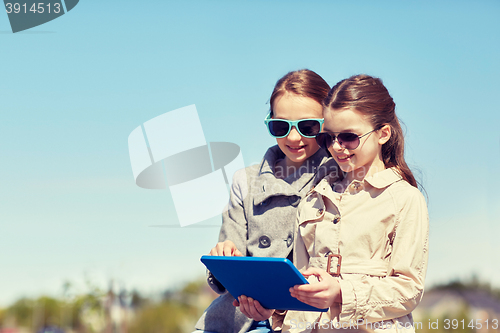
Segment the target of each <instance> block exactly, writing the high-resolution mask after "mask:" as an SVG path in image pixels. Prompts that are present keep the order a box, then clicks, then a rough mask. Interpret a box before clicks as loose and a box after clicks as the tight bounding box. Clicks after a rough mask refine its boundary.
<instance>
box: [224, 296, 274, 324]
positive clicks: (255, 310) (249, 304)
mask: <svg viewBox="0 0 500 333" xmlns="http://www.w3.org/2000/svg"><path fill="white" fill-rule="evenodd" d="M233 305H234V306H239V307H240V311H241V312H242V313H243V314H244V315H245V316H247V317H248V318H252V319H253V320H255V321H261V320H266V319H269V318H270V317H271V316H272V314H273V312H274V309H266V308H264V307H262V305H260V303H259V301H257V300H254V299H252V298H251V297H246V296H244V295H241V296H240V297H238V300H234V302H233Z"/></svg>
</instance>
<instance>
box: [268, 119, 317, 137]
mask: <svg viewBox="0 0 500 333" xmlns="http://www.w3.org/2000/svg"><path fill="white" fill-rule="evenodd" d="M324 122H325V120H324V119H323V118H314V119H299V120H286V119H271V114H268V115H267V117H266V119H264V124H266V126H267V129H268V130H269V134H271V136H273V137H275V138H277V139H279V138H284V137H286V136H287V135H288V134H290V131H291V130H292V127H293V126H295V128H296V129H297V132H299V134H300V135H302V136H303V137H304V138H314V137H315V136H316V135H317V134H318V133H319V132H321V126H322V125H323V123H324Z"/></svg>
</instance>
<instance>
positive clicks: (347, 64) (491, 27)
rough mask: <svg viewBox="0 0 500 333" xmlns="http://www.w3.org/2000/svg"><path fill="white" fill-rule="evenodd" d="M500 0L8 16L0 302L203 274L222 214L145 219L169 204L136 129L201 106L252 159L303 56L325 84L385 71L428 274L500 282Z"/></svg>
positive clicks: (134, 6)
mask: <svg viewBox="0 0 500 333" xmlns="http://www.w3.org/2000/svg"><path fill="white" fill-rule="evenodd" d="M499 13H500V3H499V2H498V1H477V2H474V3H470V2H466V1H440V2H439V3H434V2H431V1H419V2H399V1H377V2H373V1H355V2H354V1H352V2H345V1H307V2H306V1H302V2H301V1H210V2H208V1H207V2H202V1H185V2H182V3H178V2H174V1H157V0H151V1H147V2H134V1H106V2H102V1H95V0H82V1H80V3H79V4H78V5H77V6H76V7H75V8H74V9H73V10H72V11H71V12H69V13H68V14H66V15H63V16H62V17H60V18H58V19H56V20H54V21H51V22H49V23H46V24H44V25H41V26H39V27H36V28H33V29H30V30H27V31H25V32H20V33H16V34H12V32H11V30H10V26H9V21H8V18H7V14H3V15H0V50H1V58H0V59H1V61H0V78H1V79H0V138H1V142H2V144H0V153H1V156H2V160H1V161H2V163H1V167H0V170H1V173H0V177H1V178H0V184H1V185H0V226H1V230H2V232H1V233H0V270H1V271H2V274H0V306H1V305H7V304H9V303H10V302H12V301H13V300H15V299H16V298H18V297H20V296H35V295H39V294H42V293H49V294H53V295H58V294H60V293H61V290H62V288H61V286H62V283H63V281H65V280H70V281H73V282H75V284H76V285H79V286H80V287H81V290H84V287H83V282H82V281H83V280H84V277H85V276H87V277H89V278H90V279H91V280H93V281H95V283H96V284H99V285H101V286H102V287H105V286H107V281H108V280H109V279H115V281H118V282H119V283H120V284H121V285H123V286H124V287H126V288H138V289H139V290H142V291H145V292H152V291H155V290H160V289H163V288H167V287H172V286H176V285H179V284H181V283H182V282H183V281H186V280H189V279H194V278H199V277H201V276H203V274H204V266H203V265H202V264H201V263H200V262H199V257H200V256H201V255H202V254H205V253H207V252H208V251H209V250H210V248H211V247H212V246H213V245H214V244H215V243H216V241H217V235H218V227H217V225H219V224H220V218H219V217H215V218H212V219H210V220H209V221H206V222H203V223H201V224H199V225H198V227H196V228H195V227H190V228H179V227H177V228H175V227H151V226H153V225H178V221H177V216H176V214H175V209H174V206H173V203H172V197H171V196H170V193H169V191H168V190H164V191H160V190H145V189H142V188H139V187H137V186H136V185H135V183H134V179H133V176H132V170H131V167H130V160H129V156H128V147H127V138H128V135H129V134H130V132H132V130H133V129H134V128H136V127H137V126H139V125H141V124H142V123H144V122H145V121H147V120H149V119H152V118H154V117H156V116H158V115H161V114H163V113H165V112H167V111H171V110H174V109H177V108H180V107H183V106H187V105H191V104H196V107H197V109H198V114H199V117H200V121H201V124H202V126H203V130H204V134H205V138H206V140H207V141H225V142H233V143H236V144H238V145H239V146H240V147H241V151H242V154H243V158H244V160H245V164H246V165H250V164H253V163H257V162H258V161H259V160H260V159H261V157H262V155H263V154H264V152H265V150H266V149H267V147H269V146H271V145H273V144H274V143H275V141H274V140H273V139H272V138H271V137H270V136H269V135H268V133H267V130H266V129H265V127H264V125H263V118H264V116H265V115H266V111H267V110H268V108H269V105H268V104H267V101H268V99H269V95H270V93H271V91H272V88H273V86H274V83H275V82H276V80H277V79H279V78H280V77H281V76H282V75H284V74H285V73H286V72H288V71H290V70H295V69H300V68H309V69H312V70H314V71H316V72H318V73H319V74H320V75H322V76H323V77H324V78H325V79H326V80H327V82H328V83H329V84H330V85H333V84H335V83H336V82H337V81H339V80H341V79H343V78H346V77H348V76H351V75H354V74H359V73H367V74H371V75H374V76H378V77H380V78H382V79H383V81H384V83H385V84H386V86H387V88H388V89H389V91H390V93H391V95H392V96H393V98H394V100H395V102H396V105H397V112H398V114H399V116H400V118H401V119H402V120H403V122H404V123H405V124H406V127H407V130H406V133H407V137H406V138H407V161H408V162H409V164H410V165H411V166H412V167H414V168H415V170H417V172H416V174H417V175H419V176H420V179H421V180H422V182H423V185H424V187H425V189H426V191H427V194H428V197H429V212H430V219H431V220H430V226H431V239H430V241H431V244H430V261H429V268H428V274H427V284H428V285H429V286H430V285H432V284H435V283H439V282H445V281H448V280H449V279H453V278H457V277H462V278H467V277H470V276H471V275H472V274H474V273H476V274H478V275H479V276H480V278H482V279H483V280H485V281H490V282H492V283H493V284H495V285H496V286H500V278H498V276H500V268H499V267H500V266H499V265H498V262H500V260H499V259H500V258H499V255H498V253H500V245H499V242H498V240H497V238H496V237H497V236H496V235H498V234H499V233H500V224H499V223H498V222H499V220H500V219H499V218H498V216H499V214H500V208H499V207H500V195H499V193H498V190H497V189H498V188H500V182H499V180H498V177H497V175H496V172H497V171H498V170H499V167H500V134H499V133H500V132H499V129H498V128H499V124H500V115H499V114H500V112H499V111H500V110H499V107H498V103H497V98H496V96H497V95H498V91H499V90H500V89H499V88H500V83H499V82H500V81H499V80H498V77H500V75H499V74H500V65H499V62H498V59H500V34H499V31H500V21H499V20H498V15H499ZM180 126H184V127H185V131H186V135H189V131H190V127H189V124H180ZM181 139H182V138H179V140H181ZM166 144H175V142H169V143H166ZM195 208H196V203H193V209H195Z"/></svg>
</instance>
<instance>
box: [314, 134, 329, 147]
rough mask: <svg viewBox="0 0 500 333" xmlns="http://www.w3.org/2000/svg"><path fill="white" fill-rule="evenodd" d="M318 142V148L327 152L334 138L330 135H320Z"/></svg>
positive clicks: (317, 136) (317, 138)
mask: <svg viewBox="0 0 500 333" xmlns="http://www.w3.org/2000/svg"><path fill="white" fill-rule="evenodd" d="M316 142H317V143H318V146H320V147H321V148H323V149H326V150H327V149H328V147H330V146H331V144H332V142H333V138H332V136H331V135H330V134H328V133H319V134H318V135H316Z"/></svg>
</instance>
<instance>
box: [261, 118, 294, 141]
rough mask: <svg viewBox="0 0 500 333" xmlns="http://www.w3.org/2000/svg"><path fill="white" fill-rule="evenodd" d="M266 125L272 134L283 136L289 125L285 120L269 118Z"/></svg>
mask: <svg viewBox="0 0 500 333" xmlns="http://www.w3.org/2000/svg"><path fill="white" fill-rule="evenodd" d="M267 126H269V132H270V133H271V135H272V136H275V137H283V136H285V135H287V133H288V130H289V129H290V125H289V124H288V123H287V122H286V121H282V120H271V121H270V122H269V123H268V124H267Z"/></svg>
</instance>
